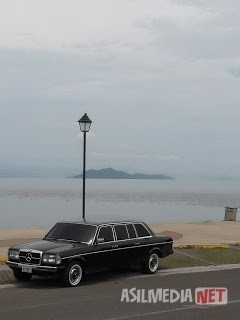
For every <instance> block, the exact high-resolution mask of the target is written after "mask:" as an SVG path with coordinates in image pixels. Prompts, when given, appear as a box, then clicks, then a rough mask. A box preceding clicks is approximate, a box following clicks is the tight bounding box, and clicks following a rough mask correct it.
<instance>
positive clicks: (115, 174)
mask: <svg viewBox="0 0 240 320" xmlns="http://www.w3.org/2000/svg"><path fill="white" fill-rule="evenodd" d="M86 177H87V178H88V179H165V180H172V179H174V178H172V177H169V176H165V175H163V174H143V173H135V174H129V173H126V172H124V171H117V170H114V169H112V168H106V169H100V170H92V169H91V170H87V171H86ZM72 178H82V174H80V175H77V176H74V177H72Z"/></svg>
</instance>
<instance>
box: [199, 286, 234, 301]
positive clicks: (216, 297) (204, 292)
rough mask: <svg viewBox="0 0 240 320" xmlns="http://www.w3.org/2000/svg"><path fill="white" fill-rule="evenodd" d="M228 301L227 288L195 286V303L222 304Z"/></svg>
mask: <svg viewBox="0 0 240 320" xmlns="http://www.w3.org/2000/svg"><path fill="white" fill-rule="evenodd" d="M227 302H228V290H227V288H196V289H195V303H196V304H199V305H223V304H227Z"/></svg>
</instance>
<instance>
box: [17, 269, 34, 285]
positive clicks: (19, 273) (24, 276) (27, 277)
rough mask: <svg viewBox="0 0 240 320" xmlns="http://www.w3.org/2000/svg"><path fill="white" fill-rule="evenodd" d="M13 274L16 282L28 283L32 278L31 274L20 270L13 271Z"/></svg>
mask: <svg viewBox="0 0 240 320" xmlns="http://www.w3.org/2000/svg"><path fill="white" fill-rule="evenodd" d="M13 274H14V277H15V278H16V279H17V280H18V281H23V282H25V281H29V280H30V279H31V278H32V274H31V273H25V272H22V271H21V270H19V269H14V270H13Z"/></svg>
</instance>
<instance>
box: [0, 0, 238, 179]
mask: <svg viewBox="0 0 240 320" xmlns="http://www.w3.org/2000/svg"><path fill="white" fill-rule="evenodd" d="M0 21H1V22H0V23H1V28H0V70H1V73H0V145H1V157H0V165H1V168H0V174H1V173H5V172H7V173H9V172H13V171H14V170H15V172H16V173H17V172H18V171H19V172H21V170H22V172H23V171H24V170H25V171H24V172H27V171H28V170H31V171H32V172H34V174H38V175H39V174H43V175H59V176H66V175H71V174H75V173H78V172H80V170H81V168H82V140H81V139H82V136H81V134H80V132H79V127H78V123H77V120H78V119H79V118H80V117H81V116H82V115H83V114H84V113H85V112H87V113H88V115H89V117H90V118H91V119H92V121H93V124H92V128H91V132H90V133H89V134H88V145H87V147H88V168H102V167H108V166H111V167H113V168H116V169H123V170H126V171H129V172H140V171H141V172H146V173H165V174H169V175H173V176H176V177H178V176H182V175H183V176H191V175H193V176H238V177H239V176H240V148H239V146H238V138H239V134H240V126H239V116H240V108H239V101H240V99H239V98H240V79H239V77H240V42H239V35H240V2H239V1H238V0H235V1H233V0H230V1H223V0H222V1H221V0H216V1H214V0H213V1H205V0H202V1H201V0H199V1H190V0H189V1H188V0H185V1H184V0H182V1H181V0H179V1H178V0H101V1H98V0H88V1H81V0H76V1H75V0H67V1H65V0H42V1H38V2H37V1H32V0H22V1H18V0H8V1H1V11H0Z"/></svg>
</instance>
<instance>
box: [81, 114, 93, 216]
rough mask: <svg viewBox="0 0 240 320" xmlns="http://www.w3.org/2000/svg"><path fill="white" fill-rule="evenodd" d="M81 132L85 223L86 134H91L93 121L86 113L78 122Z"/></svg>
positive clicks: (83, 214)
mask: <svg viewBox="0 0 240 320" xmlns="http://www.w3.org/2000/svg"><path fill="white" fill-rule="evenodd" d="M78 123H79V126H80V130H81V132H83V196H82V218H83V221H85V180H86V134H87V132H89V130H90V127H91V124H92V121H91V120H90V119H89V118H88V115H87V114H86V113H85V114H84V115H83V116H82V118H81V119H80V120H79V121H78Z"/></svg>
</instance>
